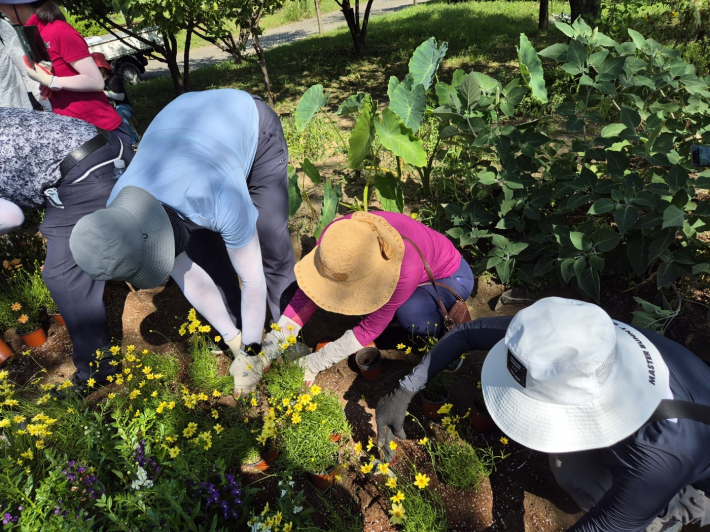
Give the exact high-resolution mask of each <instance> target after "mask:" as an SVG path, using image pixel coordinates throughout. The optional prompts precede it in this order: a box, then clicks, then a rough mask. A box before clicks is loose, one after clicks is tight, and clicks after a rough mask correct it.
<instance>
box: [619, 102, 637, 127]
mask: <svg viewBox="0 0 710 532" xmlns="http://www.w3.org/2000/svg"><path fill="white" fill-rule="evenodd" d="M621 121H622V122H623V124H624V125H625V126H626V127H627V128H629V129H630V130H632V131H633V130H636V128H637V127H639V126H640V125H641V115H640V114H638V111H636V109H632V108H631V107H629V106H628V105H622V106H621Z"/></svg>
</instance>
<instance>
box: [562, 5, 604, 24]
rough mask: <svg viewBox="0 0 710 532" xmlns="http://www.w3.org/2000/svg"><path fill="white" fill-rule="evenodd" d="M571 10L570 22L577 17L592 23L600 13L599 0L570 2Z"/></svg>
mask: <svg viewBox="0 0 710 532" xmlns="http://www.w3.org/2000/svg"><path fill="white" fill-rule="evenodd" d="M570 7H571V9H572V22H574V21H575V20H577V18H578V17H584V19H585V20H587V21H590V22H593V21H594V19H596V18H598V17H599V14H600V13H601V7H602V6H601V0H570Z"/></svg>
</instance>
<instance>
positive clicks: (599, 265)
mask: <svg viewBox="0 0 710 532" xmlns="http://www.w3.org/2000/svg"><path fill="white" fill-rule="evenodd" d="M589 265H590V266H591V267H592V268H594V269H595V270H597V271H598V272H602V271H604V259H603V258H601V257H599V256H597V255H592V256H590V257H589Z"/></svg>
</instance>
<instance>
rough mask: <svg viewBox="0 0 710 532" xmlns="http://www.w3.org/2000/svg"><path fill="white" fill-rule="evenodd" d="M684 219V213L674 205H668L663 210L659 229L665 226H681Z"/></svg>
mask: <svg viewBox="0 0 710 532" xmlns="http://www.w3.org/2000/svg"><path fill="white" fill-rule="evenodd" d="M684 221H685V213H684V212H683V211H681V210H680V209H679V208H678V207H676V206H675V205H669V206H668V207H666V209H665V210H664V211H663V226H662V227H661V229H666V228H667V227H683V222H684Z"/></svg>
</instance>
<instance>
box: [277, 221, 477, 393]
mask: <svg viewBox="0 0 710 532" xmlns="http://www.w3.org/2000/svg"><path fill="white" fill-rule="evenodd" d="M420 253H421V255H420ZM422 257H423V258H422ZM423 260H426V265H425V263H424V262H423ZM427 267H428V268H430V271H431V274H432V276H433V278H434V279H436V280H437V285H438V286H439V287H440V288H439V289H438V290H437V291H438V293H439V295H440V297H441V301H439V298H438V297H437V292H436V291H435V290H434V288H433V287H432V285H431V283H430V281H429V275H428V273H427V271H426V269H427ZM295 271H296V279H297V281H298V286H299V290H298V291H297V292H296V293H295V295H294V296H293V298H292V299H291V301H290V303H289V305H288V306H287V307H286V310H285V311H284V314H283V316H282V317H281V319H280V320H279V322H278V324H277V326H276V327H275V330H274V331H272V332H270V333H269V334H267V335H266V338H265V340H264V349H265V351H266V352H267V355H268V356H270V357H273V356H277V354H278V346H279V342H283V338H284V335H285V331H284V329H286V330H288V331H290V332H289V334H293V335H297V334H298V332H299V331H300V329H301V327H303V325H304V324H305V323H306V322H307V321H308V319H309V318H310V317H311V316H312V315H313V313H314V312H315V310H316V309H317V308H318V307H320V308H322V309H324V310H327V311H329V312H335V313H338V314H345V315H350V316H363V319H362V321H361V322H360V323H359V324H358V325H357V326H356V327H354V328H353V329H351V330H348V331H347V332H345V334H343V335H342V336H341V337H340V338H339V339H337V340H335V341H334V342H330V343H328V344H327V345H326V346H325V347H323V348H322V349H320V350H319V351H317V352H315V353H312V354H310V355H308V356H306V357H304V358H300V359H299V362H298V363H299V364H301V365H302V366H304V368H305V370H306V371H305V379H306V382H312V381H313V379H314V378H315V376H316V375H317V374H318V373H319V372H321V371H323V370H325V369H327V368H329V367H331V366H332V365H333V364H335V363H337V362H339V361H341V360H343V359H344V358H346V357H347V356H348V355H350V354H352V353H355V352H356V351H358V350H360V349H362V348H363V346H365V345H368V344H369V343H370V342H372V341H373V340H375V339H376V338H377V337H378V336H380V334H382V332H383V331H384V330H385V329H386V328H387V327H388V325H389V324H390V323H392V322H395V323H398V324H399V325H400V326H402V327H403V328H404V329H405V330H407V331H408V332H409V333H410V334H415V335H422V336H433V337H437V336H439V335H440V334H441V333H442V331H443V324H444V316H443V314H442V310H441V308H440V305H443V306H444V307H445V308H446V309H448V308H451V306H452V305H453V304H454V303H455V302H456V301H457V299H458V298H460V299H463V300H465V299H466V298H468V296H469V295H470V294H471V292H472V290H473V286H474V278H473V273H472V272H471V268H470V267H469V265H468V264H467V263H466V261H465V260H463V258H462V257H461V254H460V253H459V252H458V251H457V250H456V248H455V247H454V245H453V244H452V243H451V242H450V241H449V240H448V239H447V238H446V237H445V236H444V235H442V234H440V233H437V232H436V231H434V230H432V229H429V228H428V227H426V226H425V225H424V224H422V223H420V222H418V221H416V220H414V219H412V218H411V217H409V216H406V215H404V214H399V213H392V212H356V213H354V214H351V215H347V216H344V217H343V218H340V219H338V220H336V221H334V222H333V223H331V224H330V225H329V226H328V227H326V229H325V230H324V231H323V234H322V235H321V238H320V240H319V242H318V245H317V246H316V248H315V249H314V250H313V251H312V252H311V253H309V254H308V255H306V256H305V257H304V258H303V259H302V260H301V261H300V262H299V263H298V264H297V265H296V268H295Z"/></svg>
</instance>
